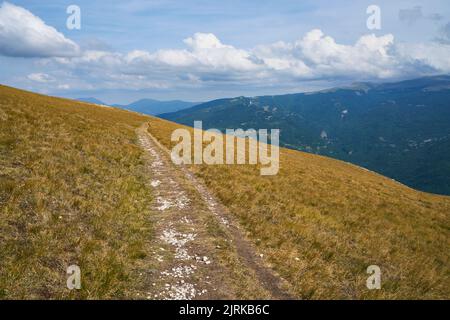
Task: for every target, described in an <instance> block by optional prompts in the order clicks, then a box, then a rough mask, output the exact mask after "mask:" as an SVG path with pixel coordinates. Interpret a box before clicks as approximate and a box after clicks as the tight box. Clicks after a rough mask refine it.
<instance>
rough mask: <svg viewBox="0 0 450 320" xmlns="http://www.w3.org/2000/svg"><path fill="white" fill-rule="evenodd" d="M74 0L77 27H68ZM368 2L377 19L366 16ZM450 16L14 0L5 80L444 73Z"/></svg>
mask: <svg viewBox="0 0 450 320" xmlns="http://www.w3.org/2000/svg"><path fill="white" fill-rule="evenodd" d="M72 4H75V5H77V6H79V7H80V9H81V29H80V30H68V29H67V27H66V20H67V17H68V15H67V14H66V8H67V7H68V6H69V5H72ZM371 4H375V5H377V6H379V8H380V9H381V11H380V13H381V29H380V30H369V29H368V28H367V26H366V20H367V18H368V16H369V15H368V14H367V13H366V9H367V7H368V6H369V5H371ZM38 21H41V22H42V23H39V22H38ZM449 22H450V5H449V3H448V1H447V0H427V1H422V0H421V1H375V2H374V1H347V0H341V1H333V2H332V3H331V1H321V0H315V1H313V0H311V1H300V0H297V1H261V0H260V1H234V0H228V1H211V0H210V1H189V0H188V1H163V0H158V1H137V0H131V1H93V0H91V1H75V2H74V1H9V2H7V3H3V4H2V7H1V9H0V68H1V70H2V72H1V73H0V83H3V84H7V85H12V86H15V87H20V88H24V89H28V90H32V91H38V92H42V93H46V94H51V95H58V96H66V97H82V96H83V97H85V96H93V97H96V98H99V99H101V100H104V101H106V102H108V103H113V102H115V103H126V102H131V101H133V100H136V99H139V98H144V97H148V98H156V99H162V100H168V99H185V100H191V101H205V100H209V99H213V98H220V97H230V96H238V95H249V96H252V95H262V94H280V93H289V92H300V91H309V90H317V89H322V88H326V87H330V86H334V85H341V84H346V83H351V82H354V81H362V80H370V81H389V80H396V79H402V78H411V77H415V76H422V75H429V74H439V73H449V72H450V58H449V57H450V50H449V48H450V24H449ZM30 30H31V31H30Z"/></svg>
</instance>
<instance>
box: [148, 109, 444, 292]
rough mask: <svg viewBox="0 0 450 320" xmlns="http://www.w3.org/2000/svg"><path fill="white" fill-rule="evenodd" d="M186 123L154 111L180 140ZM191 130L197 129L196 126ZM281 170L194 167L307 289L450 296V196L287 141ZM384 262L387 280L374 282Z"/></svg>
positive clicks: (164, 134) (163, 137)
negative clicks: (372, 273)
mask: <svg viewBox="0 0 450 320" xmlns="http://www.w3.org/2000/svg"><path fill="white" fill-rule="evenodd" d="M179 127H181V126H180V125H178V124H174V123H171V122H168V121H164V120H160V119H155V118H153V119H152V120H151V121H150V127H149V131H150V132H151V134H152V135H154V136H155V137H156V138H157V139H158V140H160V142H162V143H163V144H164V145H165V146H166V147H168V148H171V147H172V146H173V144H172V143H171V142H170V135H171V133H172V131H173V130H174V129H176V128H179ZM189 130H192V129H190V128H189ZM280 166H281V168H280V172H279V174H278V175H276V176H261V175H260V174H259V173H260V172H259V168H258V167H256V166H250V165H212V166H211V165H210V166H208V165H197V166H191V170H193V171H194V172H195V174H196V175H197V176H198V177H200V178H201V179H203V180H204V182H205V184H206V185H207V186H208V187H209V188H210V189H211V190H212V191H213V192H214V193H215V194H216V196H217V197H218V198H219V199H220V200H221V201H222V202H223V203H224V204H225V205H226V206H227V207H228V208H229V209H230V210H231V212H232V213H233V214H234V215H235V216H236V217H237V218H238V219H239V221H240V223H241V224H242V225H243V226H244V227H245V229H246V230H247V232H248V237H249V238H250V239H251V240H252V241H253V242H254V243H255V244H256V245H257V246H258V249H259V250H261V252H263V253H264V255H265V257H267V260H268V262H269V263H270V264H271V265H272V266H273V268H274V269H275V270H276V271H278V272H279V273H280V274H281V275H282V276H283V277H284V278H286V279H287V280H288V281H289V282H290V283H291V284H292V286H293V287H294V290H295V292H296V294H297V297H298V298H302V299H324V298H332V299H354V298H358V299H409V298H411V299H428V298H430V299H448V298H450V289H449V287H450V281H449V279H450V277H449V268H448V266H449V262H450V261H449V251H448V248H449V247H450V237H449V229H450V219H449V218H450V198H449V197H443V196H436V195H431V194H426V193H423V192H418V191H415V190H412V189H410V188H408V187H405V186H403V185H401V184H399V183H397V182H395V181H392V180H390V179H388V178H385V177H382V176H380V175H378V174H375V173H373V172H369V171H367V170H364V169H362V168H359V167H356V166H354V165H351V164H347V163H344V162H341V161H337V160H333V159H329V158H325V157H320V156H316V155H311V154H307V153H302V152H298V151H292V150H288V149H281V158H280ZM373 264H375V265H378V266H380V268H381V272H382V289H381V290H368V289H367V288H366V279H367V277H368V274H366V268H367V267H368V266H369V265H373Z"/></svg>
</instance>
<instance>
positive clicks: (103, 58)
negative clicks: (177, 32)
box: [49, 29, 450, 89]
mask: <svg viewBox="0 0 450 320" xmlns="http://www.w3.org/2000/svg"><path fill="white" fill-rule="evenodd" d="M184 43H185V45H186V47H185V48H184V49H164V50H157V51H155V52H149V51H144V50H134V51H130V52H126V53H119V52H112V51H101V50H86V51H84V52H83V53H82V54H81V55H80V56H77V57H69V58H53V59H50V60H49V61H50V63H52V64H56V67H57V69H58V70H60V69H61V68H63V69H64V68H67V69H68V70H71V72H72V73H73V74H82V75H83V79H84V80H85V81H87V82H90V84H91V86H92V87H96V88H98V87H102V88H108V89H112V88H133V89H145V88H159V89H162V88H170V87H198V86H202V85H203V86H205V85H208V86H211V85H224V84H228V85H233V84H235V85H248V86H261V85H267V84H269V83H271V84H286V83H295V82H298V81H299V80H315V79H329V80H332V79H343V78H348V79H350V80H361V79H364V80H371V79H386V78H390V77H405V76H408V77H409V76H421V75H427V74H432V73H447V72H450V59H448V56H450V46H449V45H446V44H443V43H436V42H435V43H428V44H420V43H419V44H402V43H399V44H396V43H395V39H394V36H393V35H391V34H386V35H383V36H376V35H374V34H367V35H363V36H361V37H360V38H359V39H358V40H357V41H356V42H355V43H354V44H352V45H349V44H340V43H338V42H337V41H336V40H335V39H333V38H332V37H330V36H327V35H326V34H324V32H323V31H321V30H319V29H314V30H311V31H310V32H308V33H306V34H305V35H304V36H303V37H301V38H300V39H299V40H297V41H294V42H291V43H287V42H283V41H279V42H276V43H273V44H268V45H260V46H257V47H255V48H253V49H240V48H236V47H234V46H232V45H228V44H224V43H222V42H221V41H220V40H219V39H218V38H217V37H216V36H215V35H213V34H211V33H196V34H194V35H193V36H192V37H189V38H187V39H185V40H184ZM73 87H76V85H74V86H73Z"/></svg>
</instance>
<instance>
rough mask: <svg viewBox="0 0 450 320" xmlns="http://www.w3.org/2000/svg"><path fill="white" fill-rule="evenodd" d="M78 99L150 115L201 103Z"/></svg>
mask: <svg viewBox="0 0 450 320" xmlns="http://www.w3.org/2000/svg"><path fill="white" fill-rule="evenodd" d="M76 100H78V101H82V102H87V103H93V104H101V105H110V106H112V107H116V108H120V109H126V110H130V111H135V112H139V113H143V114H148V115H158V114H161V113H167V112H175V111H179V110H182V109H186V108H189V107H192V106H194V105H196V104H199V103H198V102H188V101H182V100H171V101H159V100H154V99H141V100H138V101H135V102H132V103H130V104H126V105H124V104H107V103H104V102H103V101H101V100H99V99H96V98H93V97H88V98H78V99H76Z"/></svg>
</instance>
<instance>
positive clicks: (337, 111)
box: [160, 75, 450, 194]
mask: <svg viewBox="0 0 450 320" xmlns="http://www.w3.org/2000/svg"><path fill="white" fill-rule="evenodd" d="M160 117H161V118H163V119H167V120H171V121H174V122H177V123H180V124H185V125H189V126H192V125H193V122H194V120H201V121H203V128H204V129H208V128H217V129H219V130H222V131H224V130H225V129H226V128H243V129H249V128H253V129H260V128H266V129H273V128H278V129H280V131H281V133H280V144H281V145H282V146H284V147H288V148H291V149H296V150H301V151H306V152H309V153H314V154H319V155H324V156H329V157H333V158H336V159H340V160H343V161H346V162H351V163H353V164H356V165H360V166H363V167H365V168H367V169H370V170H373V171H376V172H378V173H380V174H382V175H386V176H388V177H390V178H392V179H395V180H398V181H400V182H402V183H404V184H406V185H408V186H410V187H413V188H416V189H419V190H423V191H428V192H433V193H439V194H450V76H448V75H442V76H434V77H424V78H419V79H413V80H407V81H400V82H392V83H367V82H364V83H356V84H354V85H352V86H348V87H340V88H333V89H329V90H322V91H318V92H311V93H298V94H286V95H276V96H259V97H236V98H230V99H218V100H213V101H210V102H206V103H202V104H199V105H196V106H193V107H191V108H188V109H183V110H179V111H177V112H173V113H166V114H162V115H160Z"/></svg>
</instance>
